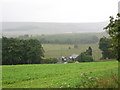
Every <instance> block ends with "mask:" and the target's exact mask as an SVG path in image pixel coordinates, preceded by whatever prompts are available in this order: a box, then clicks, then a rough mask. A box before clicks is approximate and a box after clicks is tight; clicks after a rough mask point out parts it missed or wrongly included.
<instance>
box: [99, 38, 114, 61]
mask: <svg viewBox="0 0 120 90" xmlns="http://www.w3.org/2000/svg"><path fill="white" fill-rule="evenodd" d="M99 49H100V50H101V51H102V59H107V58H108V59H113V58H114V59H115V58H116V53H115V50H114V48H113V46H112V44H111V39H110V38H106V37H102V38H101V39H100V41H99Z"/></svg>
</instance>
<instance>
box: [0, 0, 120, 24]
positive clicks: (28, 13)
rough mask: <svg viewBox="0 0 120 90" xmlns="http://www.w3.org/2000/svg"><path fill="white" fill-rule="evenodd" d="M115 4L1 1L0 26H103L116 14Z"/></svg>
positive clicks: (106, 0)
mask: <svg viewBox="0 0 120 90" xmlns="http://www.w3.org/2000/svg"><path fill="white" fill-rule="evenodd" d="M118 1H119V0H1V1H0V4H1V5H0V6H1V7H0V21H4V22H103V21H108V20H109V16H110V15H111V16H115V15H116V14H117V12H118Z"/></svg>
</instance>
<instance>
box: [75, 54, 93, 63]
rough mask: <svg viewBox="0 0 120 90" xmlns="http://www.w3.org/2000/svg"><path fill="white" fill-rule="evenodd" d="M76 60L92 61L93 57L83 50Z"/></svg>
mask: <svg viewBox="0 0 120 90" xmlns="http://www.w3.org/2000/svg"><path fill="white" fill-rule="evenodd" d="M77 60H78V61H79V62H92V61H93V57H92V56H90V55H86V54H85V53H84V52H83V53H81V54H80V55H79V56H78V57H77Z"/></svg>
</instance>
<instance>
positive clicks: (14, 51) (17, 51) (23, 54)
mask: <svg viewBox="0 0 120 90" xmlns="http://www.w3.org/2000/svg"><path fill="white" fill-rule="evenodd" d="M42 57H44V50H43V47H42V45H41V43H40V41H38V40H37V39H26V40H23V39H17V38H7V37H2V64H3V65H4V64H5V65H16V64H39V63H41V60H42Z"/></svg>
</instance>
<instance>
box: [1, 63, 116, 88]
mask: <svg viewBox="0 0 120 90" xmlns="http://www.w3.org/2000/svg"><path fill="white" fill-rule="evenodd" d="M111 71H112V72H116V73H117V71H118V62H116V61H109V62H91V63H70V64H41V65H40V64H38V65H37V64H34V65H5V66H3V73H2V75H3V87H6V88H10V87H12V88H13V87H16V88H20V87H21V88H31V87H32V88H51V87H53V88H55V87H56V88H59V87H61V85H63V84H64V83H67V84H69V85H70V87H75V85H76V84H77V83H78V82H79V81H80V80H81V77H80V74H82V73H89V72H92V73H91V74H89V75H90V76H94V77H95V76H97V77H100V76H103V75H104V74H109V73H110V72H111Z"/></svg>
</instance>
